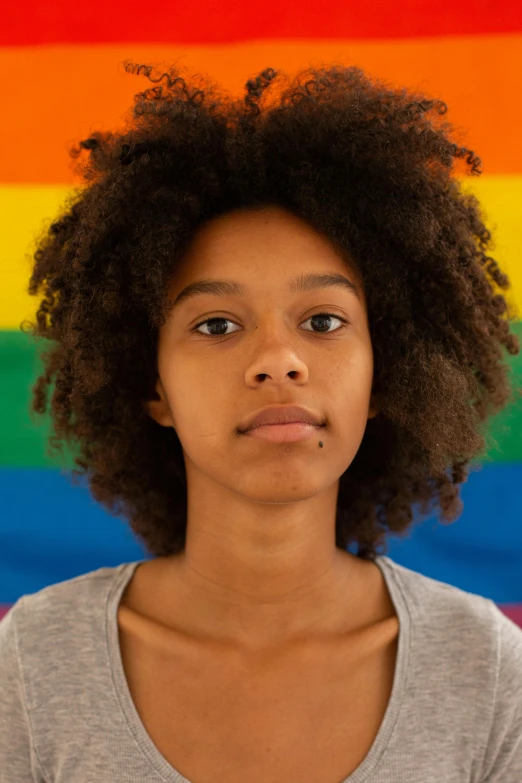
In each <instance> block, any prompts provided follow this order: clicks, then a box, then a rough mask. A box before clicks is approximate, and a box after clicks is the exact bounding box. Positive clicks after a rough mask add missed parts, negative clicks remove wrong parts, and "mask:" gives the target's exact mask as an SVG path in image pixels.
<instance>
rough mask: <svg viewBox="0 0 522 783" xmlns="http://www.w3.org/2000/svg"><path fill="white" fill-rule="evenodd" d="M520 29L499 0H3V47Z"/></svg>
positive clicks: (519, 15) (511, 5) (512, 6)
mask: <svg viewBox="0 0 522 783" xmlns="http://www.w3.org/2000/svg"><path fill="white" fill-rule="evenodd" d="M520 31H522V3H520V0H505V2H497V3H493V2H490V0H461V1H460V2H459V3H455V2H440V0H397V1H396V2H393V1H392V0H388V2H384V0H367V2H365V3H350V2H346V0H323V2H321V3H307V4H304V3H303V2H302V1H301V0H287V2H285V3H281V2H280V0H270V2H264V3H257V2H256V3H255V4H254V3H253V2H251V3H245V2H244V0H242V2H229V3H226V4H221V3H216V2H215V0H193V2H191V3H165V4H163V5H162V6H160V7H159V8H154V7H151V6H150V5H149V4H147V3H144V2H143V0H125V2H121V0H115V1H114V2H112V3H106V2H103V3H102V2H101V0H91V2H90V3H88V4H87V5H83V4H81V3H71V2H70V0H53V2H42V0H26V2H25V3H24V4H23V6H19V5H18V3H13V2H10V3H5V4H4V9H3V12H2V24H1V25H0V45H1V46H10V45H11V46H20V45H22V46H27V45H29V46H32V45H35V44H45V43H69V44H74V43H79V44H80V43H81V44H88V43H127V42H132V43H183V44H210V43H231V42H235V41H249V40H259V39H269V40H278V39H282V38H285V39H290V40H301V39H307V38H308V39H311V40H315V41H317V40H318V39H321V38H323V39H330V40H336V39H345V40H346V39H351V38H352V39H354V38H355V39H357V38H374V39H375V38H412V37H421V36H438V35H487V34H499V33H512V32H520Z"/></svg>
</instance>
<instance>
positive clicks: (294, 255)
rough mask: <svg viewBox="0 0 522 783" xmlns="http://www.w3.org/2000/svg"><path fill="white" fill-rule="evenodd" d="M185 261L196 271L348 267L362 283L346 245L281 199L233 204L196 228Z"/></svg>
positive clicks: (336, 269)
mask: <svg viewBox="0 0 522 783" xmlns="http://www.w3.org/2000/svg"><path fill="white" fill-rule="evenodd" d="M184 261H185V262H186V263H184V264H183V266H184V268H185V270H186V271H187V272H188V271H189V269H191V270H192V271H193V272H194V273H195V274H199V273H200V272H203V270H205V271H209V269H210V270H211V271H212V272H213V273H216V274H220V271H219V270H222V269H223V266H224V265H226V267H227V269H229V270H231V274H233V273H234V272H235V271H238V272H240V271H241V272H248V271H251V272H252V273H254V274H256V273H260V274H263V272H266V271H267V270H268V269H270V270H271V271H272V272H273V271H274V270H276V271H279V270H281V271H282V272H284V271H285V270H288V272H289V274H292V271H293V272H294V275H295V272H296V271H297V270H299V267H302V266H303V264H304V263H307V264H309V265H310V269H308V270H307V271H310V272H318V273H320V272H325V273H326V272H328V271H330V272H338V273H341V274H342V273H345V274H346V273H347V272H348V273H350V274H351V277H352V279H354V282H358V283H359V287H360V288H361V289H362V280H361V276H360V274H359V271H358V268H357V265H356V264H355V263H354V262H353V260H352V259H351V258H350V257H349V254H348V251H347V250H346V249H344V248H343V249H341V248H339V247H338V245H337V244H336V243H334V242H333V241H332V240H331V239H330V238H329V237H327V236H325V235H324V234H323V233H321V232H320V231H317V230H316V229H315V228H314V227H313V226H311V225H310V224H309V223H307V222H306V221H305V220H304V219H301V218H300V217H299V216H298V215H295V214H294V213H292V212H290V211H289V210H286V209H285V208H284V207H281V206H279V205H268V206H263V207H255V208H253V207H249V208H241V209H236V210H232V211H230V212H227V213H224V214H221V215H219V216H217V217H214V218H211V219H210V220H209V221H207V222H206V223H204V224H203V225H202V226H200V227H199V228H198V230H197V231H196V233H195V234H194V236H193V238H192V240H191V242H190V243H189V245H188V247H187V250H186V252H185V253H184Z"/></svg>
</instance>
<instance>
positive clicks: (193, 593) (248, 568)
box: [138, 206, 378, 652]
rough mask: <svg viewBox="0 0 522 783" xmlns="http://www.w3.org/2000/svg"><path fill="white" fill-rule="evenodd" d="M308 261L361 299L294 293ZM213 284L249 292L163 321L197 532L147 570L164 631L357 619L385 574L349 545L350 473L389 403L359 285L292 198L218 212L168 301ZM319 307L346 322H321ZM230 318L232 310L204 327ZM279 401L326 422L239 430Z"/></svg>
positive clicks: (318, 628) (248, 636)
mask: <svg viewBox="0 0 522 783" xmlns="http://www.w3.org/2000/svg"><path fill="white" fill-rule="evenodd" d="M309 272H311V273H340V274H343V275H344V276H345V277H348V279H349V280H351V281H352V282H354V283H356V284H357V285H358V287H359V290H360V292H361V298H357V296H355V295H354V294H353V293H351V292H350V291H348V290H345V289H342V288H333V287H329V288H324V287H323V288H320V289H317V290H315V291H308V292H301V293H292V294H291V293H288V290H287V288H288V285H289V282H290V281H292V280H293V279H294V278H296V277H298V276H299V275H301V274H307V273H309ZM202 279H227V280H228V279H229V280H234V281H237V282H239V283H241V284H243V285H245V286H246V287H247V290H248V294H247V296H245V297H241V296H225V295H212V294H208V293H207V294H204V295H201V296H197V297H194V298H191V299H187V300H185V301H183V302H182V303H181V304H180V305H179V306H178V307H176V308H175V309H174V310H173V311H172V313H171V316H170V317H169V319H168V321H167V322H166V324H165V325H164V326H163V327H162V329H161V331H160V334H159V345H158V357H157V360H158V381H157V385H156V391H157V392H158V395H159V398H160V399H158V400H151V401H148V402H147V403H146V406H147V410H148V412H149V414H150V415H151V416H152V418H153V419H154V420H155V421H156V422H158V424H160V425H162V426H165V427H174V428H175V430H176V432H177V434H178V437H179V439H180V442H181V444H182V447H183V452H184V460H185V465H186V474H187V493H188V516H187V539H186V548H185V551H184V552H183V553H182V554H179V555H176V556H171V557H163V558H155V559H154V560H152V561H150V562H148V563H146V564H144V565H142V566H140V568H139V569H138V571H140V570H141V569H143V570H145V569H148V572H149V580H152V579H153V583H154V591H155V592H154V595H155V597H156V600H155V602H154V603H155V606H157V607H159V606H161V622H162V623H163V624H164V625H165V626H166V627H168V626H169V625H170V626H172V627H174V626H175V627H176V628H177V629H180V628H181V629H182V630H183V632H184V633H186V634H188V635H190V636H194V637H195V636H204V637H205V638H206V639H209V640H211V641H212V642H213V643H216V644H226V645H228V646H232V647H234V648H237V649H240V650H245V651H254V652H255V651H264V650H268V649H276V648H277V649H286V648H288V647H289V646H290V645H292V644H296V643H299V642H301V641H303V640H310V639H312V638H322V637H326V636H328V635H329V634H332V633H337V632H343V631H347V630H349V629H350V627H354V628H355V627H357V625H358V623H360V622H361V616H360V613H361V609H360V607H361V605H362V603H363V601H364V595H365V591H367V588H368V584H369V582H368V574H369V572H370V569H372V573H374V571H373V570H375V571H378V568H377V566H376V565H375V564H371V563H365V562H364V561H361V560H360V559H359V558H357V557H356V556H355V555H352V554H350V553H347V552H345V551H342V550H340V549H339V548H337V547H336V545H335V514H336V503H337V495H338V488H339V477H340V476H341V475H342V474H343V473H344V471H345V470H346V469H347V468H348V467H349V465H350V463H351V462H352V460H353V459H354V457H355V455H356V453H357V451H358V449H359V446H360V444H361V441H362V438H363V436H364V432H365V429H366V424H367V421H368V419H369V418H373V417H374V416H375V415H377V413H378V407H377V404H376V400H375V399H374V397H373V396H372V395H371V389H372V378H373V351H372V345H371V339H370V334H369V327H368V316H367V309H366V300H365V297H364V291H363V288H362V284H361V281H360V280H359V278H358V275H357V272H356V270H355V269H354V268H351V267H348V266H347V262H346V260H345V259H343V258H341V257H340V255H339V254H338V252H337V251H336V250H335V249H334V247H333V245H332V244H331V243H330V242H329V241H328V239H327V238H325V237H323V236H322V235H320V234H318V233H317V232H316V231H315V230H314V229H313V228H311V227H310V226H308V224H307V223H305V222H303V221H301V220H300V219H299V218H298V217H296V216H294V215H292V214H291V213H289V212H287V211H286V210H284V209H282V208H280V207H278V206H273V207H272V206H271V207H264V208H262V209H261V208H258V209H249V210H238V211H236V212H231V213H228V214H226V215H222V216H220V217H218V218H215V219H213V220H212V221H210V222H208V223H206V224H205V225H204V226H203V227H202V228H201V229H200V230H199V232H198V234H197V235H196V236H195V238H194V241H193V243H192V245H191V247H190V250H189V252H188V253H187V254H186V255H185V257H184V259H183V261H182V263H181V264H180V265H179V266H178V267H177V268H176V270H175V273H174V276H173V277H172V279H171V281H170V283H169V296H170V298H171V299H172V300H175V298H176V297H177V295H178V294H179V293H180V292H181V291H182V289H183V288H184V287H185V286H187V285H188V284H189V283H192V282H194V281H197V280H202ZM321 311H328V312H331V313H332V314H333V317H332V318H331V319H330V320H326V322H324V321H321V319H312V320H309V319H310V318H311V317H312V316H314V315H316V314H318V313H320V312H321ZM337 315H339V316H341V317H344V318H346V319H348V321H349V323H347V324H343V323H342V322H341V321H339V320H337V318H336V317H334V316H337ZM217 317H219V318H223V319H226V320H225V321H219V322H216V323H215V324H212V323H211V324H204V325H203V326H201V327H200V328H199V333H198V332H191V328H193V327H194V326H196V325H197V324H198V323H200V322H201V321H203V320H205V319H207V318H217ZM222 331H226V334H225V335H224V336H221V332H222ZM205 333H206V334H215V335H220V336H217V337H213V338H209V337H205ZM273 404H275V405H281V404H297V405H299V404H301V405H304V406H305V407H308V408H310V409H312V410H313V411H315V412H317V413H318V414H319V415H320V416H321V417H322V418H323V419H325V420H326V422H327V423H326V427H324V428H322V429H320V430H317V437H315V436H314V437H312V438H310V439H309V440H304V441H298V442H295V443H268V442H264V441H261V440H256V439H254V438H252V437H249V436H247V435H244V434H240V433H239V432H238V431H237V428H238V427H239V426H240V425H241V424H243V423H245V422H246V420H247V419H249V418H250V417H251V416H252V415H254V414H255V413H256V412H257V411H259V410H260V409H261V408H265V407H267V406H269V405H273ZM320 440H321V441H322V442H323V444H324V446H323V447H322V448H321V447H319V441H320ZM152 572H153V573H152ZM149 584H152V581H151V582H150V583H149ZM372 584H375V582H373V583H372ZM158 611H159V610H158Z"/></svg>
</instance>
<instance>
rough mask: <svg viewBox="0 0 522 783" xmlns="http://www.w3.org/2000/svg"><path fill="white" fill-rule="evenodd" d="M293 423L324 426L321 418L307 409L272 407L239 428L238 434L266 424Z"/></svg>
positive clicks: (288, 406) (292, 406)
mask: <svg viewBox="0 0 522 783" xmlns="http://www.w3.org/2000/svg"><path fill="white" fill-rule="evenodd" d="M295 422H304V423H305V424H313V425H314V426H316V427H321V426H323V424H324V421H323V420H322V418H321V417H320V416H319V415H318V414H316V413H314V411H311V410H308V408H302V407H301V406H299V405H278V406H274V405H272V406H270V407H269V408H263V410H261V411H259V412H258V413H256V415H255V416H253V417H252V418H251V419H250V420H249V421H248V422H247V423H246V424H245V425H244V426H243V427H240V432H248V431H249V430H252V429H255V428H256V427H263V426H264V425H266V424H293V423H295Z"/></svg>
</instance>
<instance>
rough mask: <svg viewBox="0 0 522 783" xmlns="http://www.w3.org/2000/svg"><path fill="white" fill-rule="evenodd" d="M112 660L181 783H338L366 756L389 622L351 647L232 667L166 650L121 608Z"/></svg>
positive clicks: (391, 663)
mask: <svg viewBox="0 0 522 783" xmlns="http://www.w3.org/2000/svg"><path fill="white" fill-rule="evenodd" d="M119 637H120V649H121V655H122V662H123V666H124V670H125V675H126V678H127V683H128V686H129V690H130V693H131V696H132V699H133V701H134V704H135V707H136V710H137V712H138V714H139V716H140V719H141V721H142V723H143V725H144V727H145V730H146V731H147V733H148V735H149V737H150V739H151V740H152V742H153V743H154V745H155V746H156V748H157V749H158V750H159V752H160V753H161V754H162V755H163V756H164V758H165V759H166V760H167V761H168V762H169V764H170V765H171V766H172V767H174V768H175V769H176V770H177V771H178V772H180V773H181V774H182V775H183V776H184V777H185V778H187V780H189V781H190V783H211V781H214V780H216V779H219V780H220V781H221V783H244V782H245V780H248V781H249V783H261V781H262V783H281V781H282V780H296V781H297V780H299V783H340V782H341V781H343V780H344V779H345V778H346V777H348V775H350V774H351V773H352V772H353V771H354V770H355V769H356V768H357V767H358V766H359V765H360V764H361V763H362V761H363V760H364V758H365V757H366V755H367V754H368V752H369V750H370V748H371V746H372V744H373V742H374V740H375V737H376V735H377V733H378V731H379V728H380V725H381V723H382V721H383V718H384V714H385V712H386V708H387V705H388V701H389V698H390V694H391V690H392V686H393V677H394V672H395V663H396V652H397V639H398V622H397V620H396V618H388V619H387V620H385V621H383V622H382V623H380V624H379V626H378V627H376V628H375V629H369V630H368V631H366V636H365V638H364V639H361V644H360V645H359V646H358V647H355V648H354V647H353V646H352V647H351V648H344V647H336V648H335V649H334V650H328V651H325V650H324V649H318V648H310V650H308V651H307V652H306V653H301V654H300V655H299V657H290V658H285V657H284V656H281V657H279V658H277V659H273V660H266V661H265V662H263V663H259V664H258V665H255V666H253V665H250V664H249V665H248V666H247V665H245V664H244V663H243V664H242V663H241V661H239V660H238V659H237V658H234V659H231V658H230V657H229V656H223V655H221V654H215V653H214V654H211V653H208V652H207V653H201V652H199V653H198V654H195V655H191V656H187V654H186V653H180V654H176V651H174V650H170V651H168V652H167V651H166V650H165V649H161V648H159V647H157V646H152V645H150V644H147V643H146V642H145V641H144V638H143V637H142V636H140V635H139V634H136V633H135V632H132V631H131V629H130V625H127V623H126V622H125V615H124V614H121V616H120V621H119Z"/></svg>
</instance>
